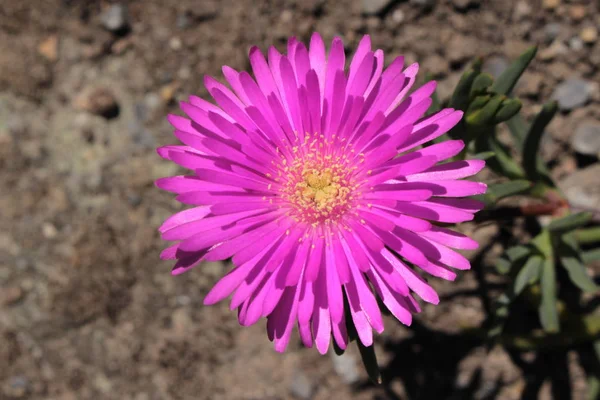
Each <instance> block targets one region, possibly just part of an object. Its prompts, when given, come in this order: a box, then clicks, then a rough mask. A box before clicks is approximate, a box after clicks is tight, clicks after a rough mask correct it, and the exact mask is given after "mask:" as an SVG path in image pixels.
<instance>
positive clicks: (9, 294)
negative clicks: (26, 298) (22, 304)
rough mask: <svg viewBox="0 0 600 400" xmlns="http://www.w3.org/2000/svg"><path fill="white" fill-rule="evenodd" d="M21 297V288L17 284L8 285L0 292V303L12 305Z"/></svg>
mask: <svg viewBox="0 0 600 400" xmlns="http://www.w3.org/2000/svg"><path fill="white" fill-rule="evenodd" d="M22 298H23V289H21V288H20V287H18V286H10V287H7V288H5V289H2V291H1V292H0V305H2V306H12V305H13V304H16V303H18V302H19V301H20V300H21V299H22Z"/></svg>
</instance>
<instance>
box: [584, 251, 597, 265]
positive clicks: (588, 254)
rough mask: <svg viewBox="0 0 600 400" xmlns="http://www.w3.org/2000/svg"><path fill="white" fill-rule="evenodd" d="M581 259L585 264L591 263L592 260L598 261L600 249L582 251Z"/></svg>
mask: <svg viewBox="0 0 600 400" xmlns="http://www.w3.org/2000/svg"><path fill="white" fill-rule="evenodd" d="M581 260H582V261H583V262H584V263H585V264H587V263H591V262H592V261H600V249H594V250H590V251H584V252H583V253H581Z"/></svg>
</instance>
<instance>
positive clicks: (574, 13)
mask: <svg viewBox="0 0 600 400" xmlns="http://www.w3.org/2000/svg"><path fill="white" fill-rule="evenodd" d="M586 14H587V10H586V8H585V6H584V5H582V4H574V5H572V6H571V8H569V16H571V18H572V19H573V20H574V21H581V20H582V19H584V18H585V15H586Z"/></svg>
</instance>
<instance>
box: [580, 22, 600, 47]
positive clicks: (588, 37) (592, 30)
mask: <svg viewBox="0 0 600 400" xmlns="http://www.w3.org/2000/svg"><path fill="white" fill-rule="evenodd" d="M579 37H580V38H581V40H583V42H584V43H585V44H594V43H596V40H598V29H596V27H594V26H587V27H585V28H583V29H582V30H581V32H579Z"/></svg>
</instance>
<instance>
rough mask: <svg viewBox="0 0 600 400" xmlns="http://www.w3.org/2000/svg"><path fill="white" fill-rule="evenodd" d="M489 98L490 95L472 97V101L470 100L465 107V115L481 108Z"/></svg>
mask: <svg viewBox="0 0 600 400" xmlns="http://www.w3.org/2000/svg"><path fill="white" fill-rule="evenodd" d="M491 98H492V96H491V95H485V96H477V97H475V99H473V101H472V102H471V104H469V107H468V108H467V111H466V113H467V115H470V114H472V113H474V112H475V111H477V110H481V109H482V108H483V107H484V106H485V105H486V104H487V103H488V102H489V101H490V99H491Z"/></svg>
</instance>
